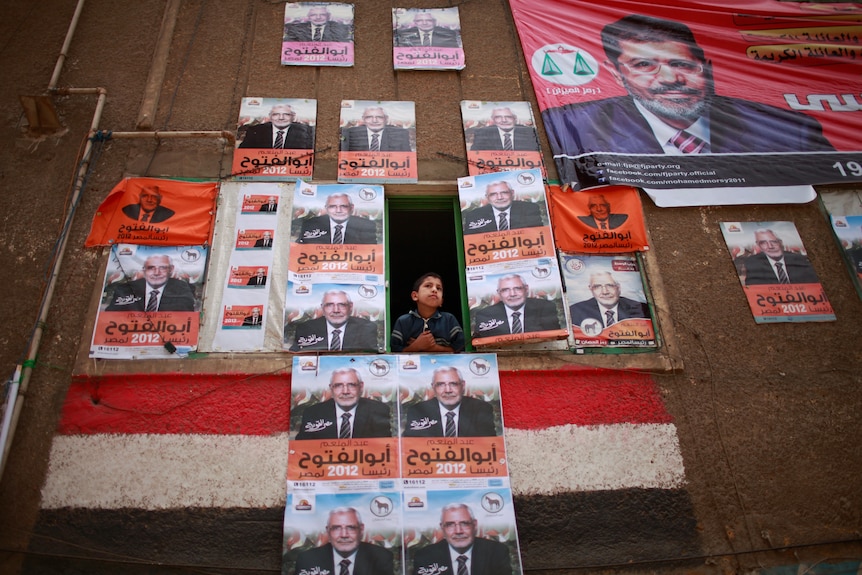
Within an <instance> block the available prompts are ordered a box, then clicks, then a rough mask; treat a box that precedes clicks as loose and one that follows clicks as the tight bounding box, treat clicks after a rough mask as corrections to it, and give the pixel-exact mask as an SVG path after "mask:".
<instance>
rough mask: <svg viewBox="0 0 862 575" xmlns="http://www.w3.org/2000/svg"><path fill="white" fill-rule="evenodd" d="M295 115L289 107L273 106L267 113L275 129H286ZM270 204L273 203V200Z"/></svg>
mask: <svg viewBox="0 0 862 575" xmlns="http://www.w3.org/2000/svg"><path fill="white" fill-rule="evenodd" d="M295 117H296V114H295V113H294V111H293V108H291V107H290V106H273V107H272V110H270V112H269V121H270V122H272V125H273V126H275V127H276V128H279V129H281V128H286V127H288V126H289V125H290V123H291V122H293V119H294V118H295ZM270 203H275V202H274V198H273V200H271V201H270Z"/></svg>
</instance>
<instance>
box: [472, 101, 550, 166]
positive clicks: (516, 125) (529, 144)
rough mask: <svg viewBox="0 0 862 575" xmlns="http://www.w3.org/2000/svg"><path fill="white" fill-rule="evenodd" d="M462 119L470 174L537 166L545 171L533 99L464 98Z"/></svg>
mask: <svg viewBox="0 0 862 575" xmlns="http://www.w3.org/2000/svg"><path fill="white" fill-rule="evenodd" d="M461 121H462V124H463V126H464V140H465V144H466V146H467V167H468V170H469V172H470V175H472V176H474V175H478V174H487V173H492V172H501V171H511V170H526V169H533V168H537V169H540V170H542V174H543V175H544V173H545V166H544V162H543V161H542V153H541V148H540V147H539V135H538V133H537V131H536V121H535V119H534V118H533V110H532V107H531V106H530V103H529V102H482V101H478V100H463V101H462V102H461Z"/></svg>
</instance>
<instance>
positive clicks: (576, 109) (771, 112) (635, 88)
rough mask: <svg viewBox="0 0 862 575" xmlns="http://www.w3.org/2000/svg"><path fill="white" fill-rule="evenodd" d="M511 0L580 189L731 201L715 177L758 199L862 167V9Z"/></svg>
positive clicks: (535, 80) (538, 87)
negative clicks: (617, 187) (687, 193)
mask: <svg viewBox="0 0 862 575" xmlns="http://www.w3.org/2000/svg"><path fill="white" fill-rule="evenodd" d="M510 6H511V8H512V12H513V15H514V20H515V23H516V26H517V29H518V34H519V38H520V39H521V43H522V46H523V49H524V53H525V56H526V59H527V62H528V66H529V69H530V75H531V79H532V84H533V86H534V89H535V92H536V97H537V99H538V103H539V107H540V109H541V112H542V115H543V119H544V126H545V129H546V131H547V134H548V138H549V142H550V145H551V148H552V153H553V154H554V159H555V162H556V164H557V168H558V172H559V174H560V177H561V179H562V180H563V182H564V183H567V184H571V185H572V186H574V187H575V188H576V189H583V188H591V187H595V186H601V185H608V184H627V185H633V186H638V187H642V188H650V189H653V190H654V191H655V190H661V189H668V190H673V189H676V188H689V189H692V193H691V195H692V196H693V197H692V199H691V202H690V203H689V204H688V205H703V204H706V203H712V204H722V203H723V198H722V195H721V194H718V193H715V194H713V193H710V192H709V190H708V189H706V188H713V187H719V188H721V187H742V188H746V189H748V191H749V193H750V194H751V200H750V202H749V203H757V201H758V198H759V194H760V190H759V189H758V188H759V187H770V186H771V187H773V188H772V190H774V189H775V188H774V187H775V186H797V185H801V184H817V183H830V182H852V181H859V179H860V177H862V172H860V171H858V170H855V169H854V167H855V166H858V163H859V159H860V148H862V141H860V137H859V134H860V133H862V131H860V128H862V120H860V119H859V118H858V117H856V116H852V115H850V114H848V113H847V111H848V110H852V109H856V108H857V107H858V103H857V101H856V99H855V98H852V97H850V96H844V94H853V93H855V92H856V87H857V85H858V82H857V78H858V64H857V61H858V57H859V46H858V42H857V41H856V39H855V36H854V35H852V34H848V33H847V26H848V22H858V19H859V17H860V15H862V10H860V9H859V8H858V7H853V8H850V9H849V10H848V6H847V5H845V4H842V5H841V10H840V12H839V11H838V10H833V9H832V8H830V7H828V6H827V7H826V8H825V9H819V10H810V9H808V8H807V6H808V5H807V4H805V3H797V2H768V3H760V4H758V5H748V4H746V5H745V7H744V11H741V6H742V5H741V4H739V3H738V2H731V1H714V2H710V3H709V5H708V6H706V5H704V4H703V3H700V2H694V1H685V2H679V1H673V2H671V1H669V0H663V1H660V2H645V1H635V0H610V1H608V2H601V3H586V2H578V1H576V0H563V1H558V0H529V1H527V0H510ZM839 13H840V16H839V17H836V15H838V14H839ZM698 189H701V191H698ZM768 192H769V194H771V193H774V191H768ZM699 196H700V197H699ZM657 201H659V203H661V200H657ZM674 201H675V202H676V205H681V204H680V203H679V202H680V199H679V198H675V199H674ZM773 201H774V200H773ZM796 201H804V200H796ZM733 203H740V202H739V199H738V198H736V199H735V200H734V201H733Z"/></svg>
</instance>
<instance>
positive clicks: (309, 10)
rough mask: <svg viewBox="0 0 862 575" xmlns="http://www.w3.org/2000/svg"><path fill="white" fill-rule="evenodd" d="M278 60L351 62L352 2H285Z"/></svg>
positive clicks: (309, 63)
mask: <svg viewBox="0 0 862 575" xmlns="http://www.w3.org/2000/svg"><path fill="white" fill-rule="evenodd" d="M281 64H282V65H283V66H353V4H342V3H340V2H329V3H322V2H288V3H287V4H285V6H284V40H283V42H282V45H281Z"/></svg>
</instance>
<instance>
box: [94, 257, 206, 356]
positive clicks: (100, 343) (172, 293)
mask: <svg viewBox="0 0 862 575" xmlns="http://www.w3.org/2000/svg"><path fill="white" fill-rule="evenodd" d="M207 253H208V248H207V247H206V246H176V247H166V246H139V245H134V244H116V245H114V246H112V247H111V255H110V259H109V260H108V267H107V269H106V270H105V280H104V289H103V291H102V300H101V303H100V305H99V311H98V315H97V316H96V325H95V328H94V329H93V339H92V343H91V346H90V357H96V358H105V359H138V358H143V357H146V358H176V357H181V356H184V355H187V354H188V352H190V351H192V350H194V349H196V348H197V343H198V328H199V319H200V318H199V315H200V310H201V298H202V292H203V286H204V274H205V272H206V260H207Z"/></svg>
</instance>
